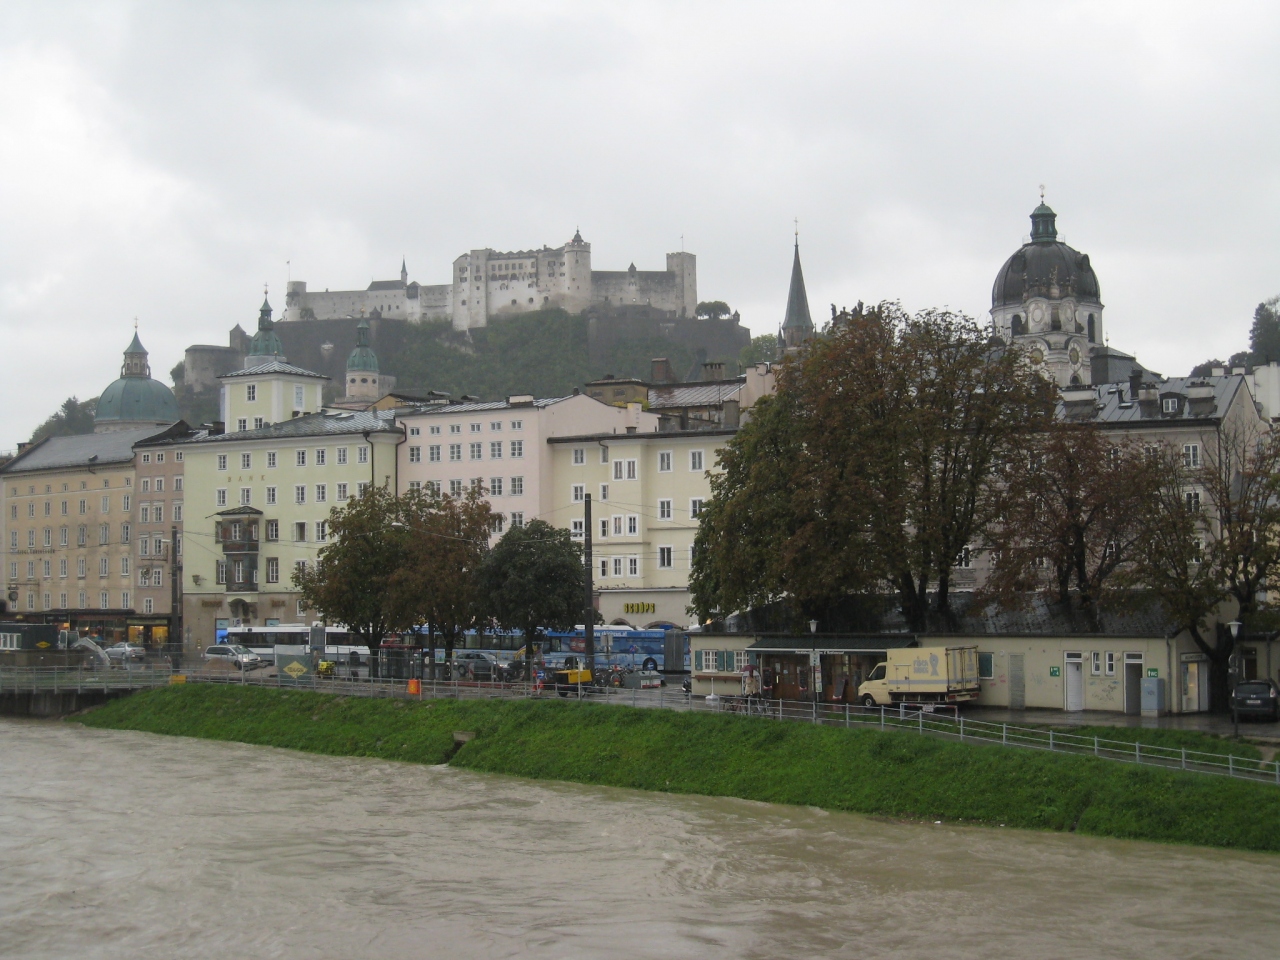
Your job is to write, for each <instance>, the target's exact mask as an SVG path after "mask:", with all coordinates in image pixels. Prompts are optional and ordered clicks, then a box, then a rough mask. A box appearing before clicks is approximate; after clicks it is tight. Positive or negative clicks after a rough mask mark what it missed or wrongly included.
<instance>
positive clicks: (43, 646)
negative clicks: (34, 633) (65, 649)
mask: <svg viewBox="0 0 1280 960" xmlns="http://www.w3.org/2000/svg"><path fill="white" fill-rule="evenodd" d="M48 645H49V641H48V640H41V641H40V642H39V643H37V644H36V646H37V647H39V648H40V649H41V650H43V649H44V648H45V647H47V646H48Z"/></svg>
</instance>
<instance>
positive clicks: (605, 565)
mask: <svg viewBox="0 0 1280 960" xmlns="http://www.w3.org/2000/svg"><path fill="white" fill-rule="evenodd" d="M608 575H609V558H608V557H601V558H600V576H601V577H602V578H603V577H607V576H608Z"/></svg>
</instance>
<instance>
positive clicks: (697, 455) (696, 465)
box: [689, 450, 702, 470]
mask: <svg viewBox="0 0 1280 960" xmlns="http://www.w3.org/2000/svg"><path fill="white" fill-rule="evenodd" d="M689 469H690V470H701V469H702V451H701V450H690V451H689Z"/></svg>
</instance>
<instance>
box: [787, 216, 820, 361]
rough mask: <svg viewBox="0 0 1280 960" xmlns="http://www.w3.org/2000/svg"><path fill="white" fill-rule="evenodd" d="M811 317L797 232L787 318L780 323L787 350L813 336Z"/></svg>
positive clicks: (788, 293) (788, 294)
mask: <svg viewBox="0 0 1280 960" xmlns="http://www.w3.org/2000/svg"><path fill="white" fill-rule="evenodd" d="M813 332H814V326H813V317H812V316H810V315H809V294H808V293H807V292H806V291H805V288H804V270H802V269H801V267H800V237H799V232H798V231H797V235H796V246H795V256H794V258H793V259H792V261H791V289H790V290H789V291H788V292H787V316H786V319H785V320H783V321H782V335H783V337H784V338H785V339H786V343H787V348H788V349H793V348H795V347H799V346H800V344H801V343H803V342H804V341H805V340H807V339H809V337H811V336H813Z"/></svg>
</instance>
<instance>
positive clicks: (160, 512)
mask: <svg viewBox="0 0 1280 960" xmlns="http://www.w3.org/2000/svg"><path fill="white" fill-rule="evenodd" d="M151 522H152V523H164V504H162V503H157V504H156V505H155V506H154V507H152V508H151Z"/></svg>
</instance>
